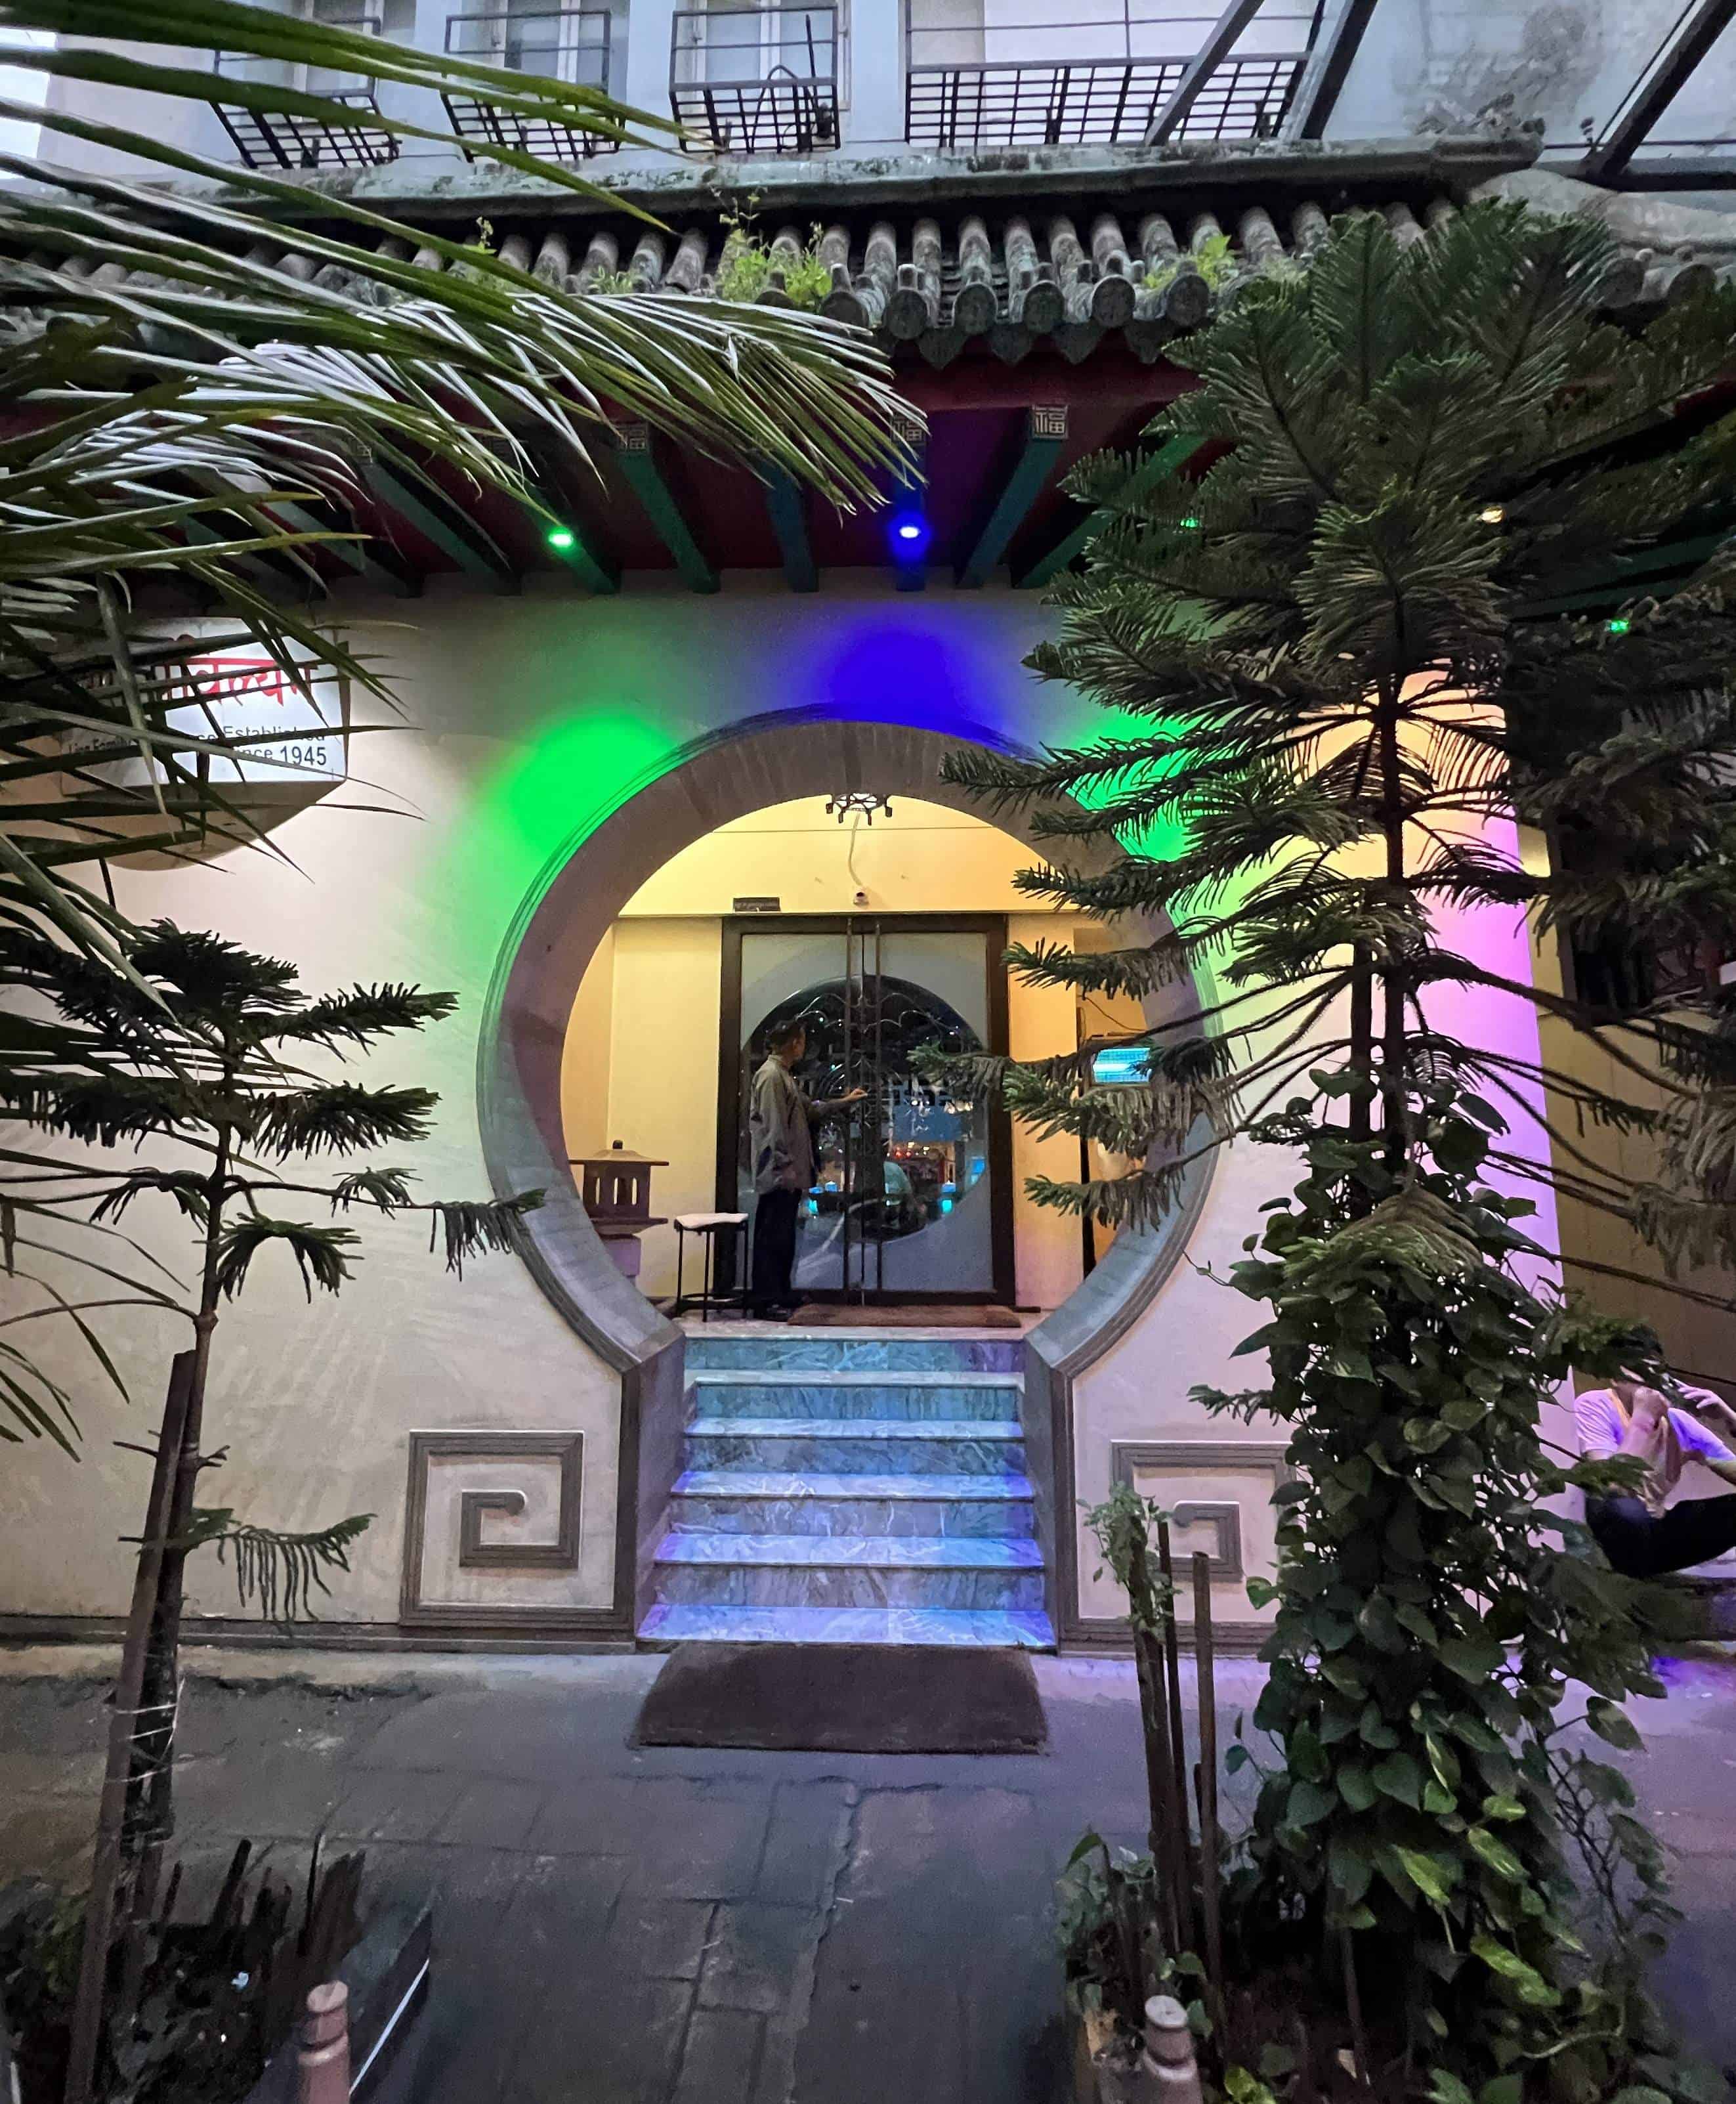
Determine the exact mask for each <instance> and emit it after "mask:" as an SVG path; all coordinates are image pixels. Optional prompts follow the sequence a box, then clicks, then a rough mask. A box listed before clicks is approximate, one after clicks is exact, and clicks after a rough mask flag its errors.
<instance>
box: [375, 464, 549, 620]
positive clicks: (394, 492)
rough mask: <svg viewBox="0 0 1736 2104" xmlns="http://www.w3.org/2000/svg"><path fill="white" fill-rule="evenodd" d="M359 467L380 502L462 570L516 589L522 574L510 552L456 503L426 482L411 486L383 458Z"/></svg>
mask: <svg viewBox="0 0 1736 2104" xmlns="http://www.w3.org/2000/svg"><path fill="white" fill-rule="evenodd" d="M362 473H363V479H364V480H365V481H366V482H367V487H368V488H369V490H370V491H371V492H372V494H373V496H374V497H375V500H376V501H377V502H378V503H380V504H382V505H384V506H385V508H386V510H389V511H395V512H396V513H397V514H398V516H399V517H400V518H401V519H403V522H404V524H406V525H407V526H411V527H413V528H415V529H416V532H417V533H420V534H421V536H422V537H423V539H424V540H425V541H428V542H431V543H432V544H433V545H434V546H435V547H436V548H438V550H439V551H440V552H441V554H442V555H449V556H450V557H451V558H452V560H453V562H455V563H456V564H457V565H458V567H459V568H460V569H461V570H462V571H463V572H464V573H465V575H466V576H469V577H476V578H478V579H479V580H480V581H481V582H483V584H485V585H487V586H489V588H490V589H491V590H492V591H499V592H515V591H519V588H520V586H521V585H522V583H523V579H522V578H521V577H520V576H519V568H518V565H517V564H515V563H514V560H513V559H512V558H511V556H510V555H508V554H507V553H506V551H505V549H504V548H502V547H501V546H500V544H499V542H496V540H495V538H494V537H493V536H492V534H490V533H487V532H486V531H485V530H484V529H483V528H482V527H481V526H479V525H478V524H477V523H476V521H475V520H474V519H470V518H468V517H466V516H465V514H464V513H462V512H461V511H460V510H459V509H458V507H457V506H456V505H454V504H450V503H449V502H448V501H447V499H446V498H445V497H443V496H441V495H440V494H439V493H438V492H436V491H435V490H434V489H433V488H430V487H428V486H427V485H425V484H424V485H421V486H412V484H410V483H408V482H407V481H406V480H405V479H404V478H403V476H402V475H399V474H398V471H397V470H396V469H395V468H392V467H389V466H386V465H385V462H384V461H368V462H367V466H365V467H364V468H363V470H362Z"/></svg>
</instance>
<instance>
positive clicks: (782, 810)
mask: <svg viewBox="0 0 1736 2104" xmlns="http://www.w3.org/2000/svg"><path fill="white" fill-rule="evenodd" d="M1029 866H1030V849H1029V847H1027V846H1026V845H1024V844H1023V843H1022V842H1021V841H1018V840H1014V839H1013V837H1012V836H1011V835H1010V834H1008V833H1004V832H1002V831H1000V829H999V827H997V826H989V825H985V824H984V823H983V822H982V819H980V818H972V817H971V816H970V814H968V812H964V811H951V810H948V809H946V806H945V805H941V804H924V803H919V802H918V801H917V800H915V798H911V797H903V796H899V797H895V798H894V799H893V800H892V815H891V816H890V818H888V817H887V816H886V815H885V814H884V813H882V814H880V815H879V816H878V817H877V818H875V821H874V822H873V824H872V825H870V824H868V823H867V822H866V821H864V820H862V819H861V818H851V819H849V820H847V821H846V822H844V823H843V824H842V825H840V824H839V822H838V820H837V819H836V818H828V817H827V816H826V805H825V804H824V802H823V801H822V800H820V799H819V798H815V799H814V800H812V801H808V800H803V801H802V802H800V803H795V804H774V805H770V806H768V809H765V810H763V811H754V812H752V813H750V814H749V816H748V817H746V818H741V819H738V820H737V822H736V823H735V824H733V825H729V826H719V828H718V829H717V831H715V832H714V833H707V834H706V836H705V838H704V839H703V840H696V841H695V842H694V843H693V845H692V846H691V847H688V848H683V849H682V851H681V853H680V854H678V855H675V856H674V857H673V858H671V859H670V861H668V862H666V863H665V864H664V865H663V867H662V868H661V869H660V870H659V871H657V875H656V876H654V877H652V879H651V880H650V881H649V883H648V884H645V885H641V886H640V888H639V890H638V891H637V892H635V893H634V896H633V897H632V898H631V899H630V901H629V902H628V903H627V905H626V907H625V909H624V911H623V914H622V918H623V919H629V918H634V917H637V916H639V915H642V914H647V913H731V912H734V910H735V902H736V900H737V898H776V899H777V900H778V901H779V903H780V906H781V910H782V911H783V912H786V913H847V912H850V911H851V909H852V907H856V908H857V910H866V909H868V908H878V909H879V911H881V912H887V913H1004V912H1021V911H1022V912H1030V900H1029V899H1028V898H1024V897H1023V896H1022V894H1020V893H1019V892H1017V891H1016V890H1015V889H1013V876H1014V873H1015V872H1016V871H1018V870H1021V869H1024V868H1027V867H1029ZM858 892H862V893H865V894H866V898H861V899H860V900H858V898H857V893H858Z"/></svg>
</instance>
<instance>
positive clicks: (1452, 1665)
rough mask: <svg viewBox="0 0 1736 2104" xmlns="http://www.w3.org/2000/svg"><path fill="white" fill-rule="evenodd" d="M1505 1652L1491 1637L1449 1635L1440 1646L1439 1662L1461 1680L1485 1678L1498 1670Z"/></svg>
mask: <svg viewBox="0 0 1736 2104" xmlns="http://www.w3.org/2000/svg"><path fill="white" fill-rule="evenodd" d="M1506 1657H1507V1653H1506V1652H1505V1650H1504V1649H1503V1648H1502V1646H1501V1645H1500V1644H1498V1643H1496V1642H1495V1641H1494V1639H1493V1638H1492V1637H1449V1638H1447V1639H1446V1641H1445V1643H1443V1644H1442V1645H1441V1647H1440V1662H1441V1664H1442V1665H1444V1666H1445V1667H1446V1669H1447V1670H1448V1671H1449V1673H1456V1674H1458V1677H1459V1678H1460V1679H1461V1680H1470V1681H1478V1680H1487V1679H1488V1678H1489V1675H1490V1674H1493V1673H1497V1672H1498V1671H1499V1670H1500V1669H1501V1667H1502V1664H1503V1663H1504V1662H1505V1660H1506Z"/></svg>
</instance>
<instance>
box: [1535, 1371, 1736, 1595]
mask: <svg viewBox="0 0 1736 2104" xmlns="http://www.w3.org/2000/svg"><path fill="white" fill-rule="evenodd" d="M1676 1393H1678V1394H1679V1395H1680V1397H1681V1406H1679V1407H1675V1408H1672V1407H1671V1403H1670V1399H1669V1397H1667V1395H1665V1394H1664V1393H1663V1390H1662V1389H1656V1388H1652V1387H1649V1386H1648V1385H1647V1384H1645V1382H1643V1381H1638V1380H1618V1381H1612V1382H1611V1383H1610V1384H1609V1387H1608V1388H1606V1389H1588V1390H1587V1393H1585V1394H1583V1395H1582V1396H1581V1397H1579V1398H1578V1401H1577V1402H1575V1404H1574V1421H1575V1423H1576V1424H1577V1425H1578V1431H1579V1451H1580V1452H1581V1453H1582V1455H1584V1457H1585V1458H1586V1460H1588V1461H1608V1460H1614V1459H1615V1458H1617V1457H1618V1456H1625V1457H1629V1458H1631V1459H1633V1460H1639V1461H1643V1462H1644V1463H1645V1469H1646V1473H1645V1482H1644V1483H1643V1485H1642V1486H1641V1487H1640V1491H1639V1492H1638V1494H1637V1495H1634V1494H1632V1493H1617V1494H1616V1495H1614V1496H1607V1497H1588V1498H1587V1500H1586V1514H1585V1516H1586V1523H1587V1526H1588V1527H1590V1528H1591V1534H1592V1537H1593V1539H1594V1540H1596V1543H1597V1545H1598V1547H1599V1548H1600V1549H1602V1551H1603V1552H1604V1553H1605V1556H1607V1557H1608V1558H1609V1561H1610V1563H1611V1564H1612V1565H1613V1566H1614V1568H1615V1569H1616V1570H1618V1571H1621V1572H1622V1573H1623V1574H1624V1575H1625V1576H1627V1577H1629V1578H1658V1577H1662V1576H1663V1575H1664V1573H1665V1572H1666V1571H1685V1570H1686V1569H1687V1568H1688V1567H1689V1566H1690V1565H1692V1564H1695V1563H1704V1562H1708V1561H1709V1560H1710V1559H1711V1558H1712V1557H1715V1556H1722V1555H1723V1554H1724V1553H1725V1551H1726V1550H1727V1549H1736V1452H1733V1451H1731V1450H1732V1442H1736V1410H1732V1409H1731V1408H1730V1406H1729V1404H1728V1403H1727V1402H1723V1401H1722V1400H1721V1399H1720V1397H1717V1396H1716V1395H1714V1394H1713V1393H1712V1392H1711V1390H1710V1389H1703V1388H1678V1389H1677V1391H1676ZM1690 1467H1691V1468H1694V1469H1710V1470H1711V1472H1712V1474H1713V1475H1715V1476H1718V1477H1721V1478H1723V1480H1724V1481H1725V1482H1726V1483H1729V1484H1730V1485H1731V1486H1733V1494H1732V1495H1730V1496H1725V1497H1712V1498H1690V1499H1688V1500H1685V1501H1684V1502H1683V1503H1681V1504H1674V1505H1672V1504H1670V1500H1671V1496H1673V1495H1674V1493H1675V1491H1676V1486H1677V1484H1678V1483H1679V1482H1680V1481H1681V1478H1682V1476H1683V1473H1684V1472H1685V1470H1686V1469H1689V1468H1690Z"/></svg>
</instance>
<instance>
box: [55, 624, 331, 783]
mask: <svg viewBox="0 0 1736 2104" xmlns="http://www.w3.org/2000/svg"><path fill="white" fill-rule="evenodd" d="M165 640H168V639H165ZM173 640H177V641H185V642H194V641H196V640H198V638H197V632H196V631H194V632H193V633H190V634H189V632H187V631H180V632H179V633H178V634H177V635H176V637H175V638H174V639H173ZM295 657H296V662H300V663H304V664H305V665H306V666H307V667H308V671H307V674H306V677H305V682H304V681H303V680H297V679H296V677H295V675H293V674H292V673H291V672H290V671H288V670H287V669H286V667H285V666H283V664H281V663H280V662H278V659H276V658H275V657H273V656H272V654H271V653H270V652H269V650H267V649H265V648H263V646H261V645H260V644H238V645H229V646H225V647H224V648H222V649H217V650H213V651H212V652H211V653H209V655H207V656H197V657H191V658H189V659H185V660H184V661H182V662H180V663H179V664H177V665H176V666H174V667H173V668H172V669H170V670H165V671H158V672H157V673H155V674H154V675H152V674H147V675H146V676H145V680H143V681H142V682H141V684H143V686H144V688H145V692H146V693H147V694H148V695H149V697H150V698H151V699H152V700H153V701H154V702H158V703H159V704H161V705H164V706H166V707H167V709H168V715H167V722H168V724H169V725H170V727H171V729H176V730H184V731H186V732H189V733H191V734H192V735H193V736H194V737H198V738H212V737H215V738H253V737H256V736H257V735H258V734H259V733H261V732H263V733H266V736H265V738H262V739H261V740H260V742H259V743H257V744H250V745H247V746H246V747H242V748H239V749H238V750H237V751H236V752H235V753H234V756H233V757H227V756H225V757H224V758H220V759H218V758H213V759H211V760H210V763H209V771H210V779H211V782H213V783H215V784H216V786H217V787H219V788H223V787H229V786H238V785H240V784H243V783H245V784H246V785H247V787H249V788H250V789H252V788H270V789H271V790H273V791H278V790H287V789H297V790H300V791H302V792H304V793H305V794H309V795H313V796H318V795H322V794H323V793H324V791H327V789H329V788H331V787H332V785H333V784H334V783H336V782H341V781H342V780H343V779H344V776H345V764H346V763H345V738H344V723H345V711H344V693H343V683H342V681H341V680H339V679H338V678H337V677H336V675H334V674H333V673H332V671H329V670H328V669H327V667H326V666H323V664H321V663H320V662H318V660H316V659H313V658H311V657H309V656H308V655H307V653H305V652H300V651H297V652H296V653H295ZM183 696H185V702H184V703H183V702H182V701H181V698H182V697H183ZM63 742H64V747H65V751H67V753H68V754H69V756H70V755H73V754H76V753H77V752H78V751H79V750H81V749H83V750H85V751H89V750H90V749H91V748H92V747H97V746H100V745H105V744H112V743H113V742H114V739H113V738H111V737H104V738H98V737H97V736H96V735H95V734H93V733H90V732H86V731H72V732H69V733H67V734H66V737H65V740H64V741H63ZM181 760H182V764H183V765H184V766H190V765H191V764H193V756H189V755H183V756H181ZM158 773H159V775H160V773H161V769H158ZM91 778H96V780H98V781H100V782H107V783H110V784H112V785H113V786H114V787H116V788H142V787H145V784H146V782H148V780H149V773H148V771H147V765H146V763H145V760H143V759H142V758H140V757H133V758H129V759H127V760H109V761H105V762H102V763H101V764H98V765H96V766H93V767H91V768H89V769H87V770H85V773H84V775H83V776H82V777H81V778H79V779H78V780H74V781H70V782H69V783H68V785H67V787H68V791H69V794H71V795H73V796H76V795H78V792H79V791H80V789H81V787H86V788H87V787H89V783H90V781H91Z"/></svg>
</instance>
